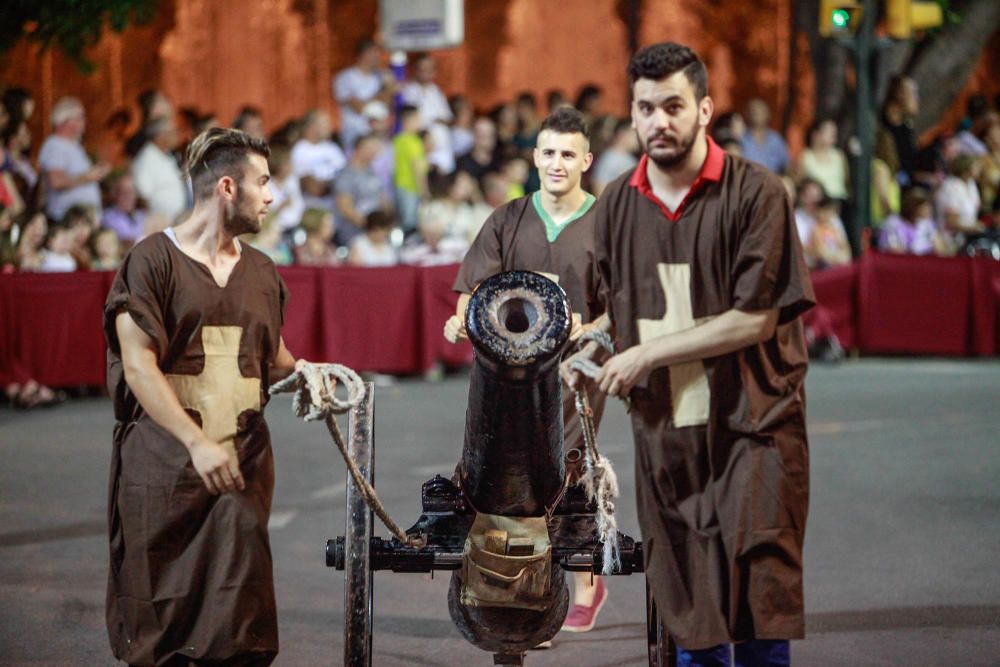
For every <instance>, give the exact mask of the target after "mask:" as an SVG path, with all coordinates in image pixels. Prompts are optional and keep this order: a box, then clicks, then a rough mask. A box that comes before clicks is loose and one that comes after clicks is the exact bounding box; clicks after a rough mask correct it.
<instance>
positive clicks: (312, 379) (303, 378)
mask: <svg viewBox="0 0 1000 667" xmlns="http://www.w3.org/2000/svg"><path fill="white" fill-rule="evenodd" d="M338 381H339V382H340V383H341V384H343V385H344V387H346V389H347V399H346V400H342V399H339V398H337V396H336V394H335V390H336V388H337V382H338ZM289 392H294V395H293V397H292V410H293V411H294V412H295V416H296V417H299V418H301V419H304V420H305V421H319V420H323V421H324V422H325V423H326V427H327V430H329V431H330V435H331V436H332V437H333V441H334V442H335V443H337V449H339V450H340V454H341V456H343V458H344V463H345V464H346V465H347V470H348V472H349V473H350V474H351V478H352V479H353V480H354V484H355V486H356V487H357V488H358V492H359V493H360V494H361V496H362V497H363V498H364V500H365V502H366V503H367V504H368V506H369V507H370V508H371V509H372V511H373V512H375V514H376V516H378V518H379V520H380V521H382V523H383V524H384V525H385V527H386V528H388V529H389V532H391V533H392V534H393V535H395V536H396V538H397V539H398V540H399V541H400V542H402V543H403V544H407V545H409V546H412V547H416V548H421V547H423V546H424V544H423V540H422V539H421V538H420V537H417V536H411V535H407V534H406V533H405V532H403V530H402V529H401V528H400V527H399V525H398V524H397V523H396V522H395V521H393V520H392V517H390V516H389V513H388V512H387V511H386V509H385V506H384V505H383V504H382V501H380V500H379V498H378V494H376V493H375V487H373V486H372V485H371V484H369V482H368V480H367V479H365V478H364V476H363V475H362V474H361V471H360V470H358V467H357V465H356V464H355V463H354V461H352V460H351V457H350V454H349V453H348V451H347V444H346V443H345V441H344V435H343V433H341V431H340V426H339V425H338V424H337V419H336V417H337V415H341V414H344V413H345V412H348V411H349V410H350V409H351V408H353V407H355V406H357V405H359V404H360V403H361V401H362V400H364V396H365V383H364V381H363V380H362V379H361V377H360V376H358V374H357V373H355V372H354V371H353V370H351V369H350V368H348V367H347V366H342V365H340V364H313V363H307V364H305V365H304V366H303V367H302V368H301V369H299V370H297V371H295V372H294V373H292V374H291V375H289V376H288V377H286V378H285V379H284V380H279V381H278V382H275V383H274V384H273V385H271V387H270V388H269V389H268V393H269V394H271V395H272V396H273V395H274V394H279V393H289Z"/></svg>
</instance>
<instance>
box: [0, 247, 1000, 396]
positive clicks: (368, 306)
mask: <svg viewBox="0 0 1000 667" xmlns="http://www.w3.org/2000/svg"><path fill="white" fill-rule="evenodd" d="M457 271H458V267H457V266H454V265H452V266H442V267H430V268H417V267H409V266H399V267H393V268H387V269H358V268H333V269H313V268H306V267H286V268H282V269H280V273H281V275H282V277H283V278H284V280H285V283H286V284H287V285H288V289H289V292H290V300H289V304H288V309H287V313H286V320H285V326H284V329H283V336H284V338H285V342H286V343H287V344H288V347H289V349H290V350H291V351H292V354H294V355H295V356H296V357H301V358H304V359H309V360H313V361H332V362H338V363H343V364H346V365H348V366H350V367H352V368H356V369H357V370H359V371H366V370H367V371H379V372H384V373H420V372H423V371H425V370H427V369H428V368H429V367H430V366H431V365H432V364H433V363H434V362H435V361H443V362H445V363H448V364H453V365H456V364H462V363H468V362H469V361H470V360H471V354H472V352H471V348H470V346H469V345H468V343H465V344H463V345H458V346H454V345H450V344H448V343H447V342H445V341H444V339H443V337H442V335H441V331H442V328H443V326H444V322H445V320H446V319H448V317H450V316H451V315H452V313H454V309H455V301H456V295H455V293H454V292H452V291H451V285H452V282H453V281H454V279H455V275H456V273H457ZM112 277H113V276H112V274H110V273H96V272H94V273H72V274H31V273H23V274H8V275H0V384H6V383H8V382H14V381H24V380H25V379H27V378H28V377H34V378H36V379H38V380H39V381H41V382H44V383H46V384H49V385H54V386H66V385H76V384H85V385H102V384H103V383H104V365H105V357H104V335H103V331H102V328H101V310H102V305H103V303H104V297H105V295H106V294H107V291H108V288H109V287H110V285H111V279H112ZM813 284H814V286H815V288H816V295H817V300H818V301H819V303H820V304H821V305H823V306H824V308H826V310H827V311H828V312H829V314H830V316H831V319H832V321H833V325H834V328H835V330H836V332H837V335H838V337H840V339H841V341H842V343H843V344H844V345H845V347H856V348H858V349H860V350H861V352H863V353H892V354H941V355H957V356H965V355H979V356H986V355H995V354H997V353H998V351H1000V341H998V332H997V329H998V325H1000V262H995V261H992V260H989V259H986V258H975V259H969V258H964V257H962V258H950V259H942V258H935V257H908V256H890V255H868V256H866V257H864V258H863V259H862V260H860V261H859V262H857V263H855V264H854V265H852V266H849V267H844V268H841V269H832V270H827V271H823V272H820V273H815V274H813Z"/></svg>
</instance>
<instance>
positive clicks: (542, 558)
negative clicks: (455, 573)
mask: <svg viewBox="0 0 1000 667" xmlns="http://www.w3.org/2000/svg"><path fill="white" fill-rule="evenodd" d="M551 577H552V544H551V543H550V542H549V531H548V527H547V525H546V521H545V517H509V516H499V515H495V514H485V513H479V514H477V515H476V519H475V521H474V522H473V524H472V529H471V530H470V531H469V535H468V537H467V538H466V541H465V553H464V554H463V558H462V603H463V604H467V605H471V606H477V607H517V608H522V609H536V610H544V609H545V608H546V605H547V604H549V602H550V601H549V600H548V592H549V587H550V585H551Z"/></svg>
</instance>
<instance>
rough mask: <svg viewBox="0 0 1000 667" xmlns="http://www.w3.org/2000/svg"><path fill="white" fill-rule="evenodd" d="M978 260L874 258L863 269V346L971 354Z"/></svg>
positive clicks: (860, 335) (860, 306) (868, 258)
mask: <svg viewBox="0 0 1000 667" xmlns="http://www.w3.org/2000/svg"><path fill="white" fill-rule="evenodd" d="M971 265H972V260H970V259H968V258H964V257H947V258H945V257H914V256H911V255H868V256H866V257H864V258H862V260H861V261H860V263H859V273H858V346H859V347H860V349H861V350H862V351H865V352H873V353H915V354H940V355H953V356H961V355H965V354H968V353H970V352H971V350H970V348H969V340H970V338H969V320H970V308H969V304H970V292H971V289H970V283H971Z"/></svg>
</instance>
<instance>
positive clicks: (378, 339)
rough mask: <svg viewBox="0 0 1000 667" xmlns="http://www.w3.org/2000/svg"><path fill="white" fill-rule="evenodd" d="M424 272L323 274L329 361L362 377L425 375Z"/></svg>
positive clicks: (394, 270)
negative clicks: (373, 374)
mask: <svg viewBox="0 0 1000 667" xmlns="http://www.w3.org/2000/svg"><path fill="white" fill-rule="evenodd" d="M419 275H420V269H418V268H416V267H413V266H396V267H392V268H385V269H368V268H339V269H327V270H324V271H321V272H320V276H319V281H320V304H321V305H320V319H321V321H322V327H323V354H322V356H321V359H322V360H323V361H331V362H336V363H340V364H344V365H345V366H349V367H350V368H353V369H355V370H357V371H379V372H383V373H412V372H414V371H418V370H420V358H421V354H420V351H421V347H420V335H421V332H420V283H419Z"/></svg>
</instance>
